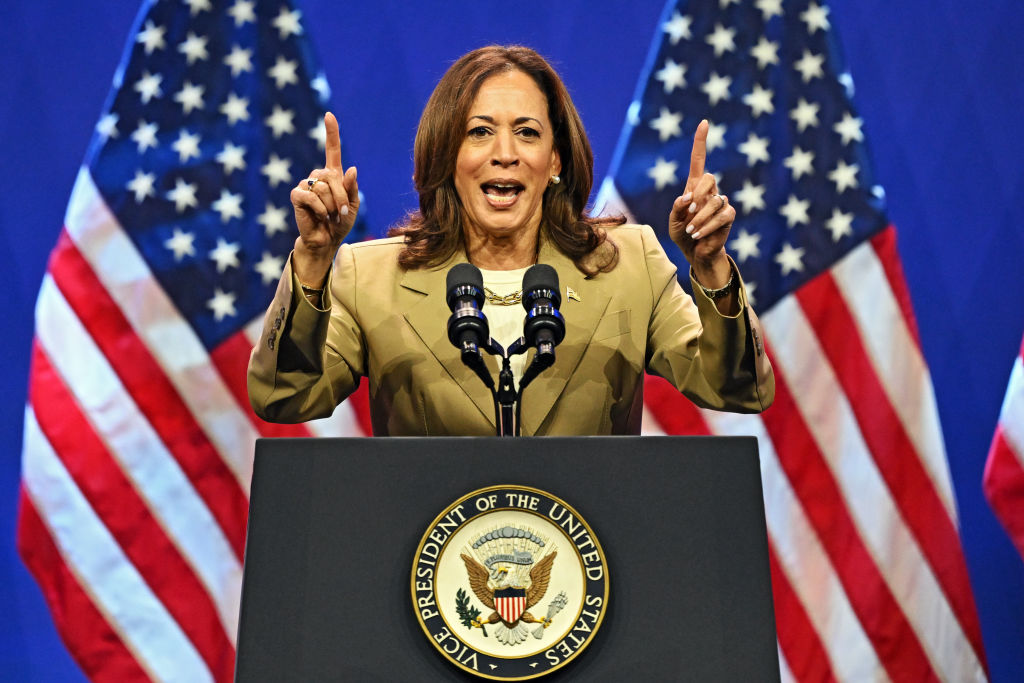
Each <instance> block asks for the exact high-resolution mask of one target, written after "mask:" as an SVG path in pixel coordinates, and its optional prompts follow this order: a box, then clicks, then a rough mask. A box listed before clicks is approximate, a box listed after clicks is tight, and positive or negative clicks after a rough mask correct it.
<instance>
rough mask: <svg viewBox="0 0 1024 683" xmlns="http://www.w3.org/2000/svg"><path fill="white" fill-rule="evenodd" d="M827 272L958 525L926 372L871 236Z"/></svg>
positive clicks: (947, 467) (933, 483)
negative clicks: (872, 244)
mask: <svg viewBox="0 0 1024 683" xmlns="http://www.w3.org/2000/svg"><path fill="white" fill-rule="evenodd" d="M832 273H833V277H834V278H835V282H836V284H837V285H838V287H839V291H840V293H841V294H842V296H843V298H844V299H845V300H846V304H847V308H848V309H849V310H850V313H851V314H852V315H853V317H854V320H855V321H856V324H857V327H858V328H859V329H860V337H861V339H862V341H863V342H864V347H865V349H866V350H867V353H868V356H869V357H870V359H871V362H872V364H873V365H874V366H875V375H876V376H877V377H878V379H879V380H880V381H881V383H882V387H883V388H884V389H885V393H886V395H887V396H888V397H889V403H890V404H891V405H892V407H893V410H895V411H896V414H897V415H898V416H899V419H900V422H902V423H903V427H904V428H905V429H906V430H907V434H908V436H909V437H910V441H911V443H913V444H914V449H915V450H916V451H917V452H918V454H919V456H920V458H921V462H922V463H923V465H924V468H925V471H927V472H928V475H929V477H930V478H931V480H932V485H933V487H934V488H935V490H936V491H937V492H938V494H939V498H940V499H941V500H942V503H943V505H945V507H946V511H947V512H948V514H949V517H950V519H951V520H953V525H954V526H957V527H958V526H959V522H958V517H957V511H956V499H955V497H954V494H953V484H952V480H951V478H950V474H949V463H948V462H947V460H946V445H945V443H944V442H943V439H942V427H941V426H940V424H939V410H938V407H937V406H936V404H935V390H934V388H933V387H932V379H931V375H930V374H929V372H928V366H927V364H926V363H925V360H924V358H923V357H922V356H921V353H920V350H919V349H918V347H917V343H916V342H915V341H914V337H913V335H912V334H911V333H910V329H909V328H908V327H907V324H906V321H905V320H904V318H903V312H902V311H901V309H900V307H899V303H898V302H897V301H896V296H895V294H894V293H893V290H892V286H891V284H890V283H889V279H888V278H887V277H886V274H885V269H884V268H883V267H882V263H881V261H880V260H879V258H878V254H876V253H875V250H874V247H872V246H871V243H870V242H864V243H863V244H861V245H860V246H858V247H857V248H856V249H854V250H853V251H851V252H850V253H849V254H847V255H846V256H845V257H844V258H843V259H842V260H841V261H839V263H837V264H836V265H835V266H834V267H833V269H832ZM836 303H837V304H838V303H839V302H836Z"/></svg>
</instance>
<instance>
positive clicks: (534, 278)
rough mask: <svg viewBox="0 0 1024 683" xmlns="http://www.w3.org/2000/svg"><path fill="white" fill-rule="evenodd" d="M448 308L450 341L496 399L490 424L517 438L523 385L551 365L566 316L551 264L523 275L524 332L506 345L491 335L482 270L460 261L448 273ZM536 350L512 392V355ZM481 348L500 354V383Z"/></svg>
mask: <svg viewBox="0 0 1024 683" xmlns="http://www.w3.org/2000/svg"><path fill="white" fill-rule="evenodd" d="M445 289H446V295H445V300H446V301H447V302H448V308H450V309H451V311H452V314H451V316H450V317H449V318H448V341H450V342H451V343H452V344H453V345H454V346H455V348H457V349H458V350H459V353H460V355H461V358H462V363H463V364H464V365H466V366H467V367H468V368H470V369H471V370H472V371H473V372H474V373H476V375H477V376H478V377H479V378H480V379H481V380H483V383H484V384H485V385H486V386H487V388H488V389H490V390H491V397H492V398H493V399H494V424H495V426H496V427H497V431H498V435H499V436H519V433H520V424H522V420H521V413H522V407H523V389H525V388H526V386H527V385H528V384H530V382H532V381H533V380H534V379H535V378H536V377H537V375H539V374H540V373H541V372H542V371H543V370H545V369H546V368H550V367H551V366H552V365H554V364H555V347H556V346H557V345H558V344H559V343H560V342H561V341H562V339H563V338H564V337H565V319H564V318H563V317H562V314H561V313H560V312H559V311H558V306H559V305H560V304H561V303H562V297H561V296H560V295H559V294H558V273H557V272H555V269H554V268H552V267H551V266H548V265H544V264H538V265H535V266H533V267H531V268H530V269H529V270H527V271H526V275H525V276H523V307H524V308H525V309H526V320H525V321H524V323H523V336H522V337H520V338H519V339H517V340H515V341H514V342H512V344H511V345H510V346H509V347H508V349H505V348H503V347H502V345H501V344H499V343H498V342H497V341H495V340H494V339H491V337H490V328H489V327H488V325H487V317H486V316H485V315H484V313H483V311H482V310H481V309H483V306H484V278H483V275H482V274H481V273H480V269H478V268H477V267H476V266H474V265H472V264H469V263H460V264H458V265H456V266H453V267H452V269H451V270H449V271H448V275H447V279H446V282H445ZM531 347H532V348H535V349H537V353H536V354H535V355H534V357H533V361H532V362H531V363H530V366H529V367H528V368H526V371H525V372H524V373H523V376H522V378H521V379H520V381H519V390H518V391H516V386H515V377H514V376H513V373H512V365H511V362H510V358H511V357H512V356H515V355H518V354H521V353H526V352H527V351H528V350H529V349H530V348H531ZM481 351H483V352H486V353H489V354H491V355H495V356H498V357H499V358H500V359H501V370H500V372H499V373H498V384H497V387H495V383H494V380H493V379H492V378H491V375H490V373H489V372H488V370H487V364H486V363H484V358H483V356H482V355H481Z"/></svg>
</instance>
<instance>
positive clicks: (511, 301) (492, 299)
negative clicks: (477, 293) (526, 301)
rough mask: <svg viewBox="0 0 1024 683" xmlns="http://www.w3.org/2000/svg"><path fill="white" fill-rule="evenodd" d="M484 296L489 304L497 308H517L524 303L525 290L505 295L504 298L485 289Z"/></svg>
mask: <svg viewBox="0 0 1024 683" xmlns="http://www.w3.org/2000/svg"><path fill="white" fill-rule="evenodd" d="M484 296H485V297H487V303H489V304H493V305H495V306H516V305H518V304H520V303H522V301H523V290H522V289H519V290H516V291H515V292H512V293H511V294H505V295H504V296H502V295H499V294H495V293H494V292H492V291H491V290H490V289H488V288H487V287H484Z"/></svg>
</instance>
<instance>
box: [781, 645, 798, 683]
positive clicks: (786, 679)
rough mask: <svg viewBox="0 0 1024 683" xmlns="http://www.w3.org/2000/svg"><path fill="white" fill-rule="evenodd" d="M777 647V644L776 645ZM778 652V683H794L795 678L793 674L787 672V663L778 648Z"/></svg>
mask: <svg viewBox="0 0 1024 683" xmlns="http://www.w3.org/2000/svg"><path fill="white" fill-rule="evenodd" d="M776 645H778V644H776ZM778 651H779V683H796V677H795V676H794V675H793V672H792V671H790V670H789V662H787V661H786V658H785V656H783V654H782V648H781V647H780V648H778Z"/></svg>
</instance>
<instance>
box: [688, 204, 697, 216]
mask: <svg viewBox="0 0 1024 683" xmlns="http://www.w3.org/2000/svg"><path fill="white" fill-rule="evenodd" d="M696 210H697V202H694V203H693V204H690V209H689V211H690V213H693V212H694V211H696Z"/></svg>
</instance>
